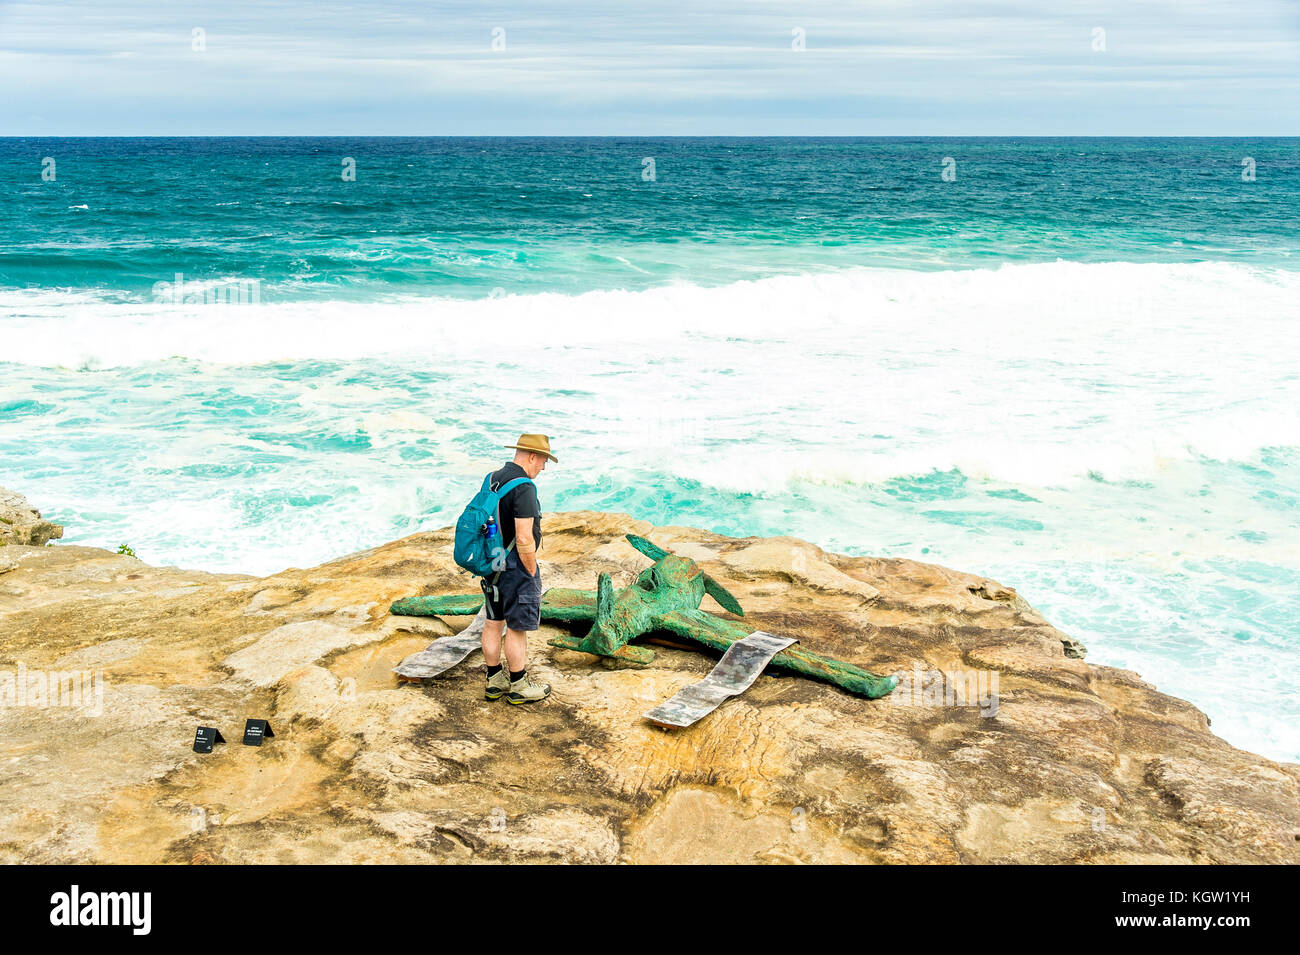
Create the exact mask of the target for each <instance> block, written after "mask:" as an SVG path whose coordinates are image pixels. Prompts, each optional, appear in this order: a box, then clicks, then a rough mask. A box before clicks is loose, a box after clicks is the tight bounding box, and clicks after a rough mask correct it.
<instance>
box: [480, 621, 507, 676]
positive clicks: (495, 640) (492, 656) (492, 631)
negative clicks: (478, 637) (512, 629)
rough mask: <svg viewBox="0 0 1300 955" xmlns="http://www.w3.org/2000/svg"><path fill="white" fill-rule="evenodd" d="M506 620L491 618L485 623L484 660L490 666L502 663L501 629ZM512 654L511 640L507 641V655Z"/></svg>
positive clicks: (503, 627)
mask: <svg viewBox="0 0 1300 955" xmlns="http://www.w3.org/2000/svg"><path fill="white" fill-rule="evenodd" d="M505 626H506V622H505V621H504V620H489V621H488V622H487V623H485V624H484V625H483V662H484V663H486V664H487V665H488V666H490V667H494V666H500V665H501V631H502V630H504V629H505ZM509 656H510V642H509V640H507V641H506V657H507V658H509Z"/></svg>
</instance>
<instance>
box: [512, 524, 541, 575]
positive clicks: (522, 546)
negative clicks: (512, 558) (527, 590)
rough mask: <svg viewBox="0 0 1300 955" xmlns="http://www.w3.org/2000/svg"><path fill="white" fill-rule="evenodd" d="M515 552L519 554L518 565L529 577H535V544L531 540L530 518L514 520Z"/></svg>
mask: <svg viewBox="0 0 1300 955" xmlns="http://www.w3.org/2000/svg"><path fill="white" fill-rule="evenodd" d="M515 551H516V552H517V553H518V554H519V563H521V564H522V565H523V567H524V570H526V571H528V575H529V576H530V577H536V576H537V542H536V541H535V540H533V519H532V518H531V517H516V518H515Z"/></svg>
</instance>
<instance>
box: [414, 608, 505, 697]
mask: <svg viewBox="0 0 1300 955" xmlns="http://www.w3.org/2000/svg"><path fill="white" fill-rule="evenodd" d="M486 624H487V608H486V607H483V608H480V609H479V612H478V615H477V616H476V617H475V618H474V620H473V621H472V622H471V623H470V625H469V626H468V627H466V628H465V629H464V630H462V631H461V632H460V633H457V634H453V635H452V636H450V637H439V638H438V639H437V640H435V641H433V643H431V644H429V645H428V646H427V647H426V648H425V649H423V650H421V651H420V652H419V653H412V654H411V655H410V656H409V657H407V658H406V659H405V660H403V661H402V662H401V663H399V664H398V665H397V666H395V667H393V672H394V673H396V674H397V675H398V676H400V677H405V678H406V679H408V680H427V679H429V678H430V677H434V676H438V675H440V674H442V673H446V672H447V671H448V670H450V669H451V668H452V667H454V666H455V665H456V664H458V663H460V662H462V661H463V660H464V659H465V658H466V657H467V656H469V655H470V654H471V653H473V652H474V651H475V650H478V649H479V648H480V647H481V646H482V640H483V627H484V626H485V625H486Z"/></svg>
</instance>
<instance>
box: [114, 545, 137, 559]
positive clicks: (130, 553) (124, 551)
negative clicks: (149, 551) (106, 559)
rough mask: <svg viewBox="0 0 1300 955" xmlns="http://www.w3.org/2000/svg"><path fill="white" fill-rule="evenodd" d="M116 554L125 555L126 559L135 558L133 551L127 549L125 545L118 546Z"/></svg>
mask: <svg viewBox="0 0 1300 955" xmlns="http://www.w3.org/2000/svg"><path fill="white" fill-rule="evenodd" d="M117 552H118V553H119V554H125V555H126V556H127V557H134V556H135V551H133V550H132V549H131V548H130V547H127V546H126V545H125V544H119V545H118V547H117Z"/></svg>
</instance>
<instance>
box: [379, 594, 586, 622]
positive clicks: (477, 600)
mask: <svg viewBox="0 0 1300 955" xmlns="http://www.w3.org/2000/svg"><path fill="white" fill-rule="evenodd" d="M482 606H483V594H482V593H481V592H480V593H476V594H437V595H435V596H429V597H403V598H402V599H401V600H398V601H395V602H394V603H393V605H392V606H391V607H389V608H388V612H389V613H395V614H400V615H402V616H409V617H472V616H473V615H474V614H476V613H478V612H479V608H480V607H482ZM542 619H543V620H553V621H557V622H574V623H591V622H592V621H594V620H595V619H596V595H595V593H594V592H592V591H590V590H570V589H569V588H567V587H552V588H551V589H550V590H548V591H546V593H544V594H542Z"/></svg>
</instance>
